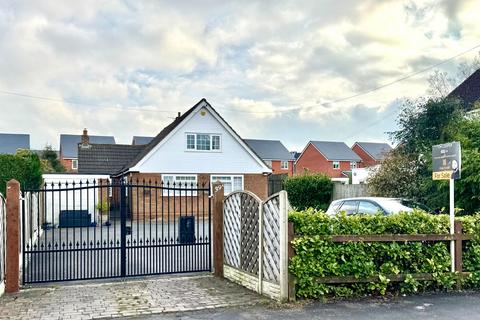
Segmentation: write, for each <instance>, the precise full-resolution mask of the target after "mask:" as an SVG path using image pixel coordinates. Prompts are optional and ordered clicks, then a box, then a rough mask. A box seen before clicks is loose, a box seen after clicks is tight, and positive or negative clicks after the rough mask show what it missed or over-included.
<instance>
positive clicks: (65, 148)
mask: <svg viewBox="0 0 480 320" xmlns="http://www.w3.org/2000/svg"><path fill="white" fill-rule="evenodd" d="M88 137H89V139H90V143H91V144H115V138H114V137H113V136H91V135H89V136H88ZM80 142H82V135H79V134H78V135H77V134H61V135H60V153H61V154H62V155H63V157H64V158H78V144H79V143H80Z"/></svg>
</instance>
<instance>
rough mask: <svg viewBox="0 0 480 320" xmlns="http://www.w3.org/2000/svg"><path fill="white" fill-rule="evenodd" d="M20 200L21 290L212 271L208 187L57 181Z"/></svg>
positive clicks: (137, 182) (175, 183)
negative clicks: (28, 286)
mask: <svg viewBox="0 0 480 320" xmlns="http://www.w3.org/2000/svg"><path fill="white" fill-rule="evenodd" d="M22 199H23V203H22V209H23V213H22V215H21V225H22V232H21V234H22V247H23V250H22V251H23V258H22V260H23V263H22V265H23V268H22V271H23V272H22V274H23V276H22V279H23V283H37V282H53V281H67V280H87V279H99V278H113V277H128V276H138V275H153V274H166V273H182V272H200V271H211V250H210V248H211V240H210V239H211V230H210V229H211V224H210V221H211V211H210V186H209V184H206V183H205V184H202V185H199V184H196V183H195V184H194V183H190V182H187V183H185V182H182V183H180V182H174V183H165V184H164V183H162V182H161V181H160V182H159V181H144V180H142V181H138V180H137V181H128V182H124V181H120V180H118V181H114V182H111V181H109V180H107V179H102V180H98V181H97V180H83V181H75V182H68V183H67V182H65V181H62V182H56V183H46V184H44V185H43V187H42V188H40V189H35V190H23V191H22Z"/></svg>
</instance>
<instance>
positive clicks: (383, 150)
mask: <svg viewBox="0 0 480 320" xmlns="http://www.w3.org/2000/svg"><path fill="white" fill-rule="evenodd" d="M352 150H353V151H354V152H355V153H356V154H357V155H358V156H359V157H360V158H362V162H361V163H360V167H361V168H367V167H372V166H376V165H379V164H380V163H382V161H383V159H385V156H386V155H387V154H388V153H389V152H390V151H392V150H393V148H392V147H391V146H390V145H389V144H388V143H384V142H355V143H354V144H353V146H352Z"/></svg>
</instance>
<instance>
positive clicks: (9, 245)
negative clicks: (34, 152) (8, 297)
mask: <svg viewBox="0 0 480 320" xmlns="http://www.w3.org/2000/svg"><path fill="white" fill-rule="evenodd" d="M19 254H20V183H19V182H18V181H17V180H14V179H12V180H10V181H8V182H7V216H6V263H5V264H6V270H5V292H6V293H15V292H18V291H19V289H20V285H19V279H20V276H19V275H20V258H19Z"/></svg>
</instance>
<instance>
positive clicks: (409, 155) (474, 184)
mask: <svg viewBox="0 0 480 320" xmlns="http://www.w3.org/2000/svg"><path fill="white" fill-rule="evenodd" d="M463 110H464V106H463V105H462V104H461V103H460V101H458V100H452V99H442V100H438V99H437V100H432V99H431V100H427V101H420V102H418V103H417V104H414V103H411V102H410V103H408V104H406V105H405V106H404V108H403V110H402V112H401V113H400V116H399V118H398V120H397V121H398V124H399V129H398V130H397V131H394V132H391V133H390V136H391V138H392V140H393V141H395V142H396V143H397V144H399V145H400V147H397V149H396V150H395V151H393V152H392V153H391V154H389V155H388V156H387V158H386V159H385V161H384V163H383V164H382V166H381V167H380V169H379V170H377V171H376V172H375V173H374V174H373V175H372V177H371V178H370V179H369V183H370V189H371V192H372V193H373V194H374V195H377V196H387V197H407V198H412V199H415V200H417V201H420V202H423V203H425V204H427V205H428V206H430V207H431V208H432V209H442V208H444V207H446V206H447V205H448V196H449V193H448V181H433V180H432V161H431V157H432V156H431V150H432V146H433V145H435V144H441V143H446V142H451V141H460V143H461V145H462V178H461V179H460V180H458V181H457V182H456V183H455V190H456V197H455V205H456V207H458V208H462V209H464V212H465V213H466V214H470V213H474V212H476V211H478V210H480V151H479V150H480V139H479V138H478V137H480V119H479V118H469V117H466V116H465V112H464V111H463Z"/></svg>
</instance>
